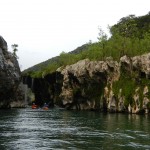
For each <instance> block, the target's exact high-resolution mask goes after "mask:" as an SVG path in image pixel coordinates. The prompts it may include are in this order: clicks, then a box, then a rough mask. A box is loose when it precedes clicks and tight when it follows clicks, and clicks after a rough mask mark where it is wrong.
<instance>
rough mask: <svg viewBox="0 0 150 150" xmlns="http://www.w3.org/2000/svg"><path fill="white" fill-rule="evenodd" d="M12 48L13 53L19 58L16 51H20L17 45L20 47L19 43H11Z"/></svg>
mask: <svg viewBox="0 0 150 150" xmlns="http://www.w3.org/2000/svg"><path fill="white" fill-rule="evenodd" d="M11 47H12V49H13V55H14V56H15V57H16V58H18V56H17V54H16V52H17V51H18V49H17V47H18V44H12V45H11Z"/></svg>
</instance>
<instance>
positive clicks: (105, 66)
mask: <svg viewBox="0 0 150 150" xmlns="http://www.w3.org/2000/svg"><path fill="white" fill-rule="evenodd" d="M149 78H150V53H149V54H145V55H142V56H136V57H132V58H131V57H128V56H124V57H121V58H120V61H119V62H117V61H114V60H113V59H112V58H111V57H109V58H107V59H106V61H90V60H88V59H85V60H81V61H79V62H77V63H76V64H73V65H69V66H66V67H65V68H64V67H62V68H58V69H57V71H56V72H54V73H52V74H49V75H46V76H44V77H43V78H36V79H32V78H31V77H29V76H28V77H27V76H24V83H26V84H28V86H29V87H30V88H31V89H32V91H33V92H34V93H35V99H36V102H37V103H39V104H40V105H42V103H43V102H48V103H49V104H50V105H51V106H53V105H54V104H57V105H59V106H62V107H65V108H66V109H77V110H100V111H106V112H129V113H148V112H149V110H150V92H149V90H150V80H149Z"/></svg>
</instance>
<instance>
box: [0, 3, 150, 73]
mask: <svg viewBox="0 0 150 150" xmlns="http://www.w3.org/2000/svg"><path fill="white" fill-rule="evenodd" d="M0 6H1V7H0V35H1V36H3V37H4V39H5V40H6V41H7V43H8V46H9V51H11V45H12V44H14V43H15V44H18V45H19V47H18V52H17V55H18V56H19V64H20V66H21V70H24V69H26V68H28V67H31V66H33V65H35V64H37V63H40V62H42V61H45V60H47V59H49V58H51V57H54V56H57V55H59V54H60V53H61V52H62V51H65V52H69V51H72V50H74V49H75V48H76V47H78V46H81V45H82V44H85V43H87V42H88V41H89V40H92V41H93V42H95V41H97V36H98V32H99V31H98V27H101V28H102V29H103V30H104V31H105V32H107V27H108V25H113V24H116V23H117V22H118V21H119V20H120V19H121V18H122V17H125V16H128V15H130V14H134V15H136V16H141V15H145V14H147V13H148V12H149V11H150V0H0Z"/></svg>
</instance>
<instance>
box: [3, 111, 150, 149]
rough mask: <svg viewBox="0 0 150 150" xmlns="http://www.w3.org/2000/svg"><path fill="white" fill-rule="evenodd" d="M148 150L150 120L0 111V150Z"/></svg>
mask: <svg viewBox="0 0 150 150" xmlns="http://www.w3.org/2000/svg"><path fill="white" fill-rule="evenodd" d="M51 149H54V150H57V149H58V150H84V149H85V150H101V149H102V150H103V149H104V150H105V149H106V150H107V149H108V150H127V149H128V150H130V149H131V150H132V149H133V150H134V149H136V150H137V149H139V150H150V116H149V115H128V114H103V113H99V112H92V111H89V112H88V111H66V110H61V109H51V110H48V111H44V110H41V109H38V110H32V109H30V108H28V109H10V110H0V150H51Z"/></svg>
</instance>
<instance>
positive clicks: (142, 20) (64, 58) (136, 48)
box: [24, 14, 150, 77]
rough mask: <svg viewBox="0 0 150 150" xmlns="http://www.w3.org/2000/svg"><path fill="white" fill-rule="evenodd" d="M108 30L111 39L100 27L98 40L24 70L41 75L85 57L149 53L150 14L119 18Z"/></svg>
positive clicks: (35, 75) (32, 74)
mask: <svg viewBox="0 0 150 150" xmlns="http://www.w3.org/2000/svg"><path fill="white" fill-rule="evenodd" d="M109 29H110V32H111V34H112V36H111V37H110V38H109V39H108V38H107V35H106V34H105V33H104V31H103V30H102V29H101V28H99V34H98V40H99V41H98V42H95V43H92V42H88V43H87V44H84V45H82V46H81V47H78V48H77V49H76V50H74V51H72V52H70V53H65V52H62V53H61V54H60V56H57V57H55V58H52V59H50V60H48V61H45V62H43V63H41V64H38V65H35V66H34V67H32V68H29V69H28V70H26V71H24V73H28V74H30V75H31V76H32V77H42V76H45V75H46V74H48V73H52V72H54V71H56V69H57V68H59V67H62V66H63V67H65V66H66V65H71V64H74V63H76V62H77V61H79V60H82V59H86V58H88V59H90V60H105V59H106V57H110V56H112V57H113V59H114V60H119V59H120V57H121V56H123V55H128V56H130V57H133V56H135V55H141V54H143V53H147V52H150V14H147V15H145V16H141V17H135V16H134V15H129V16H127V17H124V18H122V19H120V21H119V22H118V23H117V24H116V25H114V26H112V27H110V28H109ZM30 72H31V73H30ZM33 72H34V73H33Z"/></svg>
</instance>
